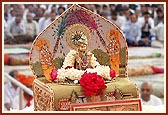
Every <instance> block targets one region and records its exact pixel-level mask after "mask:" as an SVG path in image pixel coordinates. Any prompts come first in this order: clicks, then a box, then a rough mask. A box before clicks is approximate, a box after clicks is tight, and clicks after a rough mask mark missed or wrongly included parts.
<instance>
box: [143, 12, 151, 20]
mask: <svg viewBox="0 0 168 115" xmlns="http://www.w3.org/2000/svg"><path fill="white" fill-rule="evenodd" d="M149 17H150V13H149V12H148V11H147V12H145V13H144V19H145V22H146V21H148V19H149Z"/></svg>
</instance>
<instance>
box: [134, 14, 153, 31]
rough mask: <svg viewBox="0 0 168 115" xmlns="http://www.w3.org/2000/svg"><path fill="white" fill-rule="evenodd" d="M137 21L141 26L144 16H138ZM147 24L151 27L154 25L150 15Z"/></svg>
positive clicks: (143, 22)
mask: <svg viewBox="0 0 168 115" xmlns="http://www.w3.org/2000/svg"><path fill="white" fill-rule="evenodd" d="M137 23H138V25H139V26H140V27H141V28H142V26H143V25H144V24H145V18H144V17H138V21H137ZM148 24H149V25H150V26H151V28H153V27H154V20H153V19H152V18H151V17H150V18H149V19H148Z"/></svg>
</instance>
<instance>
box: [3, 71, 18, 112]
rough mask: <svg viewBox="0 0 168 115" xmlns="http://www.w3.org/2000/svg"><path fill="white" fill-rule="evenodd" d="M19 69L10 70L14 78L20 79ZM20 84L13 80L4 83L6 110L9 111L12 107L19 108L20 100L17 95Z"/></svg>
mask: <svg viewBox="0 0 168 115" xmlns="http://www.w3.org/2000/svg"><path fill="white" fill-rule="evenodd" d="M18 74H19V73H18V71H17V70H12V71H11V72H9V75H10V76H11V77H13V78H14V79H16V80H17V79H18V77H17V76H18ZM19 90H20V88H18V86H17V85H16V84H14V83H12V82H8V83H6V84H5V85H4V107H5V110H6V111H9V110H10V109H19V107H18V102H17V101H16V100H18V99H16V97H18V95H19Z"/></svg>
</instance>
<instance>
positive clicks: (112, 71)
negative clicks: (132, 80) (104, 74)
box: [110, 69, 116, 78]
mask: <svg viewBox="0 0 168 115" xmlns="http://www.w3.org/2000/svg"><path fill="white" fill-rule="evenodd" d="M110 77H111V78H115V77H116V72H115V71H114V70H113V69H110Z"/></svg>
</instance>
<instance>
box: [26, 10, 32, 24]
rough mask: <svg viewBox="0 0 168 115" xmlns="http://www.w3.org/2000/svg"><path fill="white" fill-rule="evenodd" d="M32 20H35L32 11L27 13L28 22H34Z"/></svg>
mask: <svg viewBox="0 0 168 115" xmlns="http://www.w3.org/2000/svg"><path fill="white" fill-rule="evenodd" d="M32 20H33V15H32V13H30V12H29V13H27V21H28V22H32Z"/></svg>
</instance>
